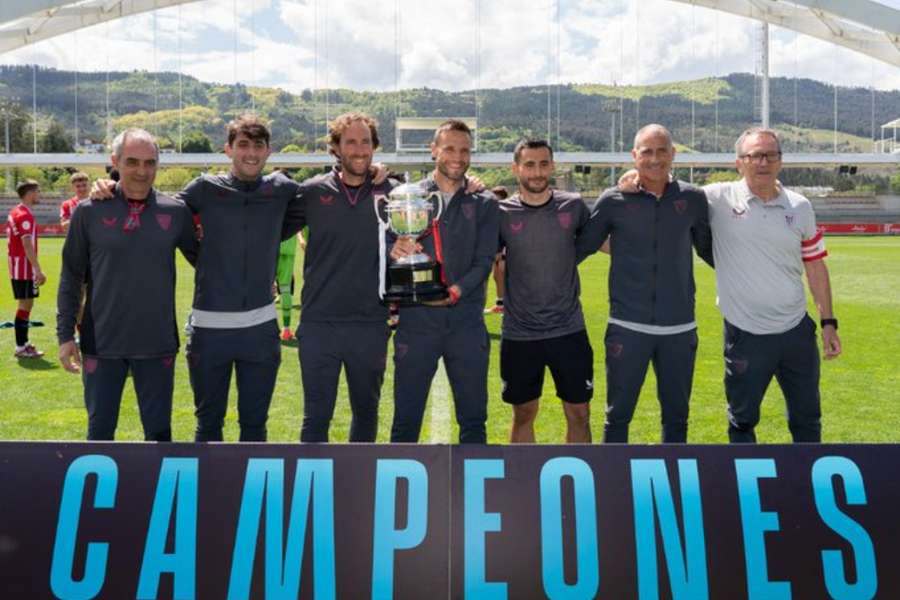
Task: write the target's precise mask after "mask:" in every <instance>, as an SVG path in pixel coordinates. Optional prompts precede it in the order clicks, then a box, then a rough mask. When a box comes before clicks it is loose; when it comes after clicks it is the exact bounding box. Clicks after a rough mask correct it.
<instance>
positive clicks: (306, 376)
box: [288, 112, 395, 442]
mask: <svg viewBox="0 0 900 600" xmlns="http://www.w3.org/2000/svg"><path fill="white" fill-rule="evenodd" d="M377 127H378V123H377V122H376V121H375V119H373V118H372V117H370V116H368V115H366V114H363V113H359V112H351V113H347V114H343V115H340V116H339V117H337V118H336V119H335V120H334V121H332V123H331V124H330V127H329V150H330V152H331V153H332V154H333V155H334V156H335V157H336V158H337V159H338V161H339V167H338V168H335V169H334V170H332V171H331V172H330V173H327V174H324V175H319V176H317V177H313V178H311V179H308V180H306V181H305V182H303V184H302V185H301V193H302V195H303V199H304V204H305V216H304V218H303V220H302V221H301V222H297V223H295V225H296V226H297V229H299V228H300V227H302V226H303V225H308V226H309V237H308V239H307V240H306V255H305V257H304V262H303V290H302V291H301V304H302V306H303V310H302V311H301V312H300V326H299V327H298V328H297V334H296V335H297V345H298V354H299V358H300V371H301V375H302V378H303V394H304V402H303V426H302V428H301V431H300V440H301V441H303V442H327V441H328V430H329V427H330V424H331V418H332V416H333V414H334V407H335V402H336V400H337V387H338V379H339V377H340V372H341V367H343V368H344V372H345V374H346V377H347V387H348V389H349V394H350V408H351V410H352V412H353V418H352V421H351V425H350V441H351V442H374V441H375V435H376V433H377V431H378V403H379V400H380V398H381V384H382V382H383V381H384V369H385V362H386V360H387V342H388V338H389V337H390V329H389V328H388V324H387V319H388V309H387V308H386V307H385V306H384V305H383V304H382V303H381V301H380V300H379V296H378V287H379V247H380V246H379V239H378V221H377V219H376V216H375V211H374V209H373V202H374V195H375V194H387V193H389V192H390V190H391V188H392V187H393V186H394V184H395V182H391V181H384V182H382V183H380V184H379V183H375V182H374V181H373V179H372V175H371V173H370V171H371V167H372V156H373V154H374V152H375V149H376V148H378V145H379V140H378V129H377ZM297 229H293V230H291V231H289V232H288V233H294V232H296V230H297Z"/></svg>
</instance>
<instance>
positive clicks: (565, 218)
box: [556, 212, 572, 229]
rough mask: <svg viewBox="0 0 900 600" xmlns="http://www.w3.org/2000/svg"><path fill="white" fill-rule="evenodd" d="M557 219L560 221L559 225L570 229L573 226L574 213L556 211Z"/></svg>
mask: <svg viewBox="0 0 900 600" xmlns="http://www.w3.org/2000/svg"><path fill="white" fill-rule="evenodd" d="M556 219H557V220H558V221H559V226H560V227H562V228H563V229H568V228H569V227H571V226H572V213H570V212H561V213H556Z"/></svg>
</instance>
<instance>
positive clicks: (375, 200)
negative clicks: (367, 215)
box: [372, 194, 390, 227]
mask: <svg viewBox="0 0 900 600" xmlns="http://www.w3.org/2000/svg"><path fill="white" fill-rule="evenodd" d="M382 203H385V204H387V196H385V195H384V194H377V195H374V196H372V206H373V207H374V209H375V218H376V219H378V222H379V223H381V224H382V225H383V226H384V227H388V224H389V223H390V221H389V220H388V218H387V216H385V218H384V220H382V218H381V213H380V212H378V207H379V206H380V205H381V204H382Z"/></svg>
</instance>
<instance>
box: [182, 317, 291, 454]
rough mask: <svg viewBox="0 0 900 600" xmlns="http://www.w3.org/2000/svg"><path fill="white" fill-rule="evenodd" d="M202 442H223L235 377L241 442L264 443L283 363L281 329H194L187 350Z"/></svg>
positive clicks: (272, 326)
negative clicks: (276, 382)
mask: <svg viewBox="0 0 900 600" xmlns="http://www.w3.org/2000/svg"><path fill="white" fill-rule="evenodd" d="M187 361H188V370H189V371H190V376H191V387H192V388H193V389H194V407H195V414H196V416H197V431H196V433H195V435H194V439H195V440H196V441H198V442H216V441H222V428H223V426H224V424H225V414H226V412H227V410H228V390H229V387H230V386H231V373H232V371H234V373H235V376H236V379H237V391H238V399H237V410H238V424H239V425H240V429H241V433H240V441H242V442H264V441H265V440H266V421H267V419H268V418H269V405H270V404H271V402H272V393H273V392H274V390H275V379H276V377H277V375H278V367H279V365H280V364H281V342H280V340H279V339H278V324H277V323H276V322H275V321H274V320H272V321H267V322H266V323H261V324H259V325H254V326H252V327H243V328H239V329H211V328H206V327H195V328H194V331H193V333H192V334H191V339H190V341H189V342H188V346H187Z"/></svg>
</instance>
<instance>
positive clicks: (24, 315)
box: [14, 310, 31, 349]
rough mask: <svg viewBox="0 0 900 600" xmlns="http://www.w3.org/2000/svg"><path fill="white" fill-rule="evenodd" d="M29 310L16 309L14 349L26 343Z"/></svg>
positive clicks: (22, 346)
mask: <svg viewBox="0 0 900 600" xmlns="http://www.w3.org/2000/svg"><path fill="white" fill-rule="evenodd" d="M30 314H31V311H28V310H17V311H16V320H15V323H14V327H15V329H16V349H21V348H24V347H25V345H26V344H28V316H29V315H30Z"/></svg>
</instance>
